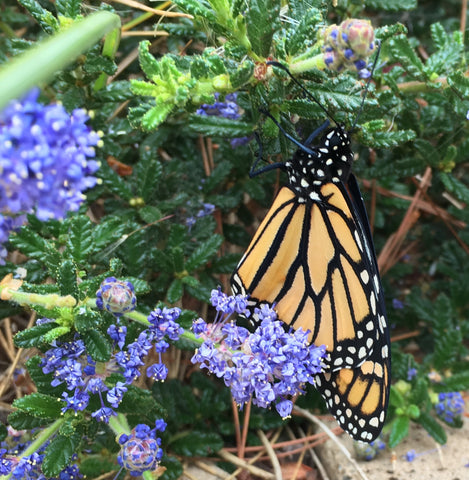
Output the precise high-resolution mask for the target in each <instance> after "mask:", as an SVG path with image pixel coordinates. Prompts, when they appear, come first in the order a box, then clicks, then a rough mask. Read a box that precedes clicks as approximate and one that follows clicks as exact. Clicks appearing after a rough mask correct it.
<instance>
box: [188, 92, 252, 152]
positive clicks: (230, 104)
mask: <svg viewBox="0 0 469 480" xmlns="http://www.w3.org/2000/svg"><path fill="white" fill-rule="evenodd" d="M214 96H215V103H212V104H209V103H204V104H203V105H201V106H200V108H199V109H198V110H197V112H196V113H197V114H199V115H202V116H212V115H213V116H216V117H223V118H230V119H232V120H237V119H238V118H240V117H241V113H240V110H241V109H240V108H239V105H238V104H237V99H238V94H237V93H236V92H234V93H229V94H227V95H225V101H224V102H221V101H220V100H219V99H220V93H219V92H215V94H214ZM250 140H251V137H239V138H233V139H231V141H230V144H231V146H232V147H233V148H237V147H240V146H242V145H245V144H246V143H248V142H249V141H250Z"/></svg>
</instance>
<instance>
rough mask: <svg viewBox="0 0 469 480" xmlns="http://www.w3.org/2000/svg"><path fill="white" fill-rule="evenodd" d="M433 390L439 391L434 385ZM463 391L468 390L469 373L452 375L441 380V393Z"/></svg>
mask: <svg viewBox="0 0 469 480" xmlns="http://www.w3.org/2000/svg"><path fill="white" fill-rule="evenodd" d="M434 389H435V390H436V391H439V389H438V386H437V385H435V387H434ZM465 390H469V371H465V372H464V371H463V372H458V373H453V375H451V377H445V378H444V379H443V386H442V388H441V391H445V392H461V391H465Z"/></svg>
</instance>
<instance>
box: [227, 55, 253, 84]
mask: <svg viewBox="0 0 469 480" xmlns="http://www.w3.org/2000/svg"><path fill="white" fill-rule="evenodd" d="M253 73H254V64H253V63H252V62H251V61H249V60H246V61H244V62H243V63H241V64H240V65H239V66H238V68H237V69H236V70H234V71H230V72H229V75H230V83H231V87H232V88H233V89H235V90H237V89H239V88H240V87H242V86H243V85H245V84H246V83H248V82H249V80H251V77H252V74H253Z"/></svg>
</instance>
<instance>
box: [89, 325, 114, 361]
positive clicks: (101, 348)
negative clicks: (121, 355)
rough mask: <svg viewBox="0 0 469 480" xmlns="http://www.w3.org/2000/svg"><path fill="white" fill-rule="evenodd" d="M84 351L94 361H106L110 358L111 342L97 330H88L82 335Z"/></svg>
mask: <svg viewBox="0 0 469 480" xmlns="http://www.w3.org/2000/svg"><path fill="white" fill-rule="evenodd" d="M82 338H83V341H84V342H85V345H86V351H87V352H88V353H89V354H90V355H91V358H92V359H93V360H95V361H96V362H107V361H109V359H110V358H111V353H112V344H111V342H110V340H109V338H108V337H107V336H106V335H105V334H104V333H102V332H101V331H99V330H88V331H87V332H86V333H84V334H83V335H82Z"/></svg>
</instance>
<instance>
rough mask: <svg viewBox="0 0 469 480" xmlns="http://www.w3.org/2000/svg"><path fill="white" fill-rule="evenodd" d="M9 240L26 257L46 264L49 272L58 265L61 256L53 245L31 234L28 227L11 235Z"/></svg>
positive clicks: (33, 233)
mask: <svg viewBox="0 0 469 480" xmlns="http://www.w3.org/2000/svg"><path fill="white" fill-rule="evenodd" d="M9 240H10V242H11V243H12V245H13V246H14V247H15V248H17V249H18V250H20V251H21V252H22V253H24V254H25V255H26V256H28V257H31V258H35V259H37V260H39V261H41V262H42V263H44V264H46V265H47V267H48V268H49V269H50V271H55V270H56V269H57V267H58V266H59V264H60V261H61V255H60V253H59V252H58V251H57V249H56V248H55V247H54V245H53V244H52V243H51V242H48V241H47V240H44V239H43V238H42V237H40V236H39V235H38V234H37V233H36V232H33V231H32V230H31V229H30V228H28V226H23V227H21V229H20V230H19V232H17V233H12V234H11V235H10V239H9Z"/></svg>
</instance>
